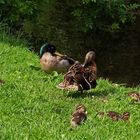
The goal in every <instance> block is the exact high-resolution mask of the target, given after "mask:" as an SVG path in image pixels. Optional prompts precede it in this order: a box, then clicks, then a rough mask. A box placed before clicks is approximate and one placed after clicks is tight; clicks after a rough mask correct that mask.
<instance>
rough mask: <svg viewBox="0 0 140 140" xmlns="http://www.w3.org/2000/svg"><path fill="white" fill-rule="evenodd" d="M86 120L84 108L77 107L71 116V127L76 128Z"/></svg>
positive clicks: (81, 106)
mask: <svg viewBox="0 0 140 140" xmlns="http://www.w3.org/2000/svg"><path fill="white" fill-rule="evenodd" d="M86 119H87V111H86V107H85V106H84V105H82V104H80V105H78V106H77V107H76V109H75V111H74V112H73V114H72V119H71V121H70V123H71V126H72V127H77V126H78V125H80V124H81V123H82V122H84V121H85V120H86Z"/></svg>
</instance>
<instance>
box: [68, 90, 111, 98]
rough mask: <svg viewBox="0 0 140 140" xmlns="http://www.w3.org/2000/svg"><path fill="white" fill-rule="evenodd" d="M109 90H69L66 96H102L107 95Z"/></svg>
mask: <svg viewBox="0 0 140 140" xmlns="http://www.w3.org/2000/svg"><path fill="white" fill-rule="evenodd" d="M109 93H110V92H109V91H107V90H104V91H103V90H101V91H100V90H98V91H96V90H94V91H93V90H92V91H83V92H81V91H69V92H68V94H67V97H72V98H85V97H93V96H97V97H104V96H107V95H108V94H109Z"/></svg>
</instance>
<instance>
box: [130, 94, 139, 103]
mask: <svg viewBox="0 0 140 140" xmlns="http://www.w3.org/2000/svg"><path fill="white" fill-rule="evenodd" d="M128 96H129V97H130V98H131V100H132V101H133V102H140V93H138V92H130V93H129V94H128Z"/></svg>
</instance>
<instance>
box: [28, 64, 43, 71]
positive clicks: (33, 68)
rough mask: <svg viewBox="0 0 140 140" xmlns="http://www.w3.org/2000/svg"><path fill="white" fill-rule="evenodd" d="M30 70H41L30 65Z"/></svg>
mask: <svg viewBox="0 0 140 140" xmlns="http://www.w3.org/2000/svg"><path fill="white" fill-rule="evenodd" d="M30 68H31V69H32V70H36V71H39V70H41V68H40V67H36V66H33V65H30Z"/></svg>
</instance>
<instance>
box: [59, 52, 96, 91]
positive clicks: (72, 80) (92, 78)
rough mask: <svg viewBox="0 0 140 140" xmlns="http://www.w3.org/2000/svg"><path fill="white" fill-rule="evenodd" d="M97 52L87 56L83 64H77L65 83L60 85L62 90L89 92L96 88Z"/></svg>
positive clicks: (70, 71)
mask: <svg viewBox="0 0 140 140" xmlns="http://www.w3.org/2000/svg"><path fill="white" fill-rule="evenodd" d="M94 60H95V52H93V51H90V52H88V53H87V54H86V56H85V61H84V63H83V64H81V63H80V62H75V64H74V65H72V66H71V67H70V68H69V70H68V72H67V73H66V74H65V76H64V81H63V82H62V83H60V84H59V85H58V88H60V89H78V90H81V91H83V90H89V89H91V88H95V87H96V85H97V83H96V78H97V66H96V63H95V61H94Z"/></svg>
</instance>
